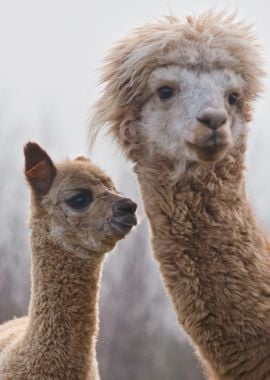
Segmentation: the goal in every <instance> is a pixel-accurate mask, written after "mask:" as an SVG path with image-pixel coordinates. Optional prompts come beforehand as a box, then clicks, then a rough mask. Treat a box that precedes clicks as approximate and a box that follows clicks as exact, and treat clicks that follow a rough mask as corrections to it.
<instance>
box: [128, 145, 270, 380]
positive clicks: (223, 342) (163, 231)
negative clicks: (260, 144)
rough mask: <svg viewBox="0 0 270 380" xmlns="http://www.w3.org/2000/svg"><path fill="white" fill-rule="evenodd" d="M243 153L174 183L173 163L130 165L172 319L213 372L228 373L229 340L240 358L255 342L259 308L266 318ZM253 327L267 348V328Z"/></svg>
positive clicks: (269, 262) (191, 169) (268, 278)
mask: <svg viewBox="0 0 270 380" xmlns="http://www.w3.org/2000/svg"><path fill="white" fill-rule="evenodd" d="M244 152H245V144H243V145H242V146H241V147H238V150H237V152H234V154H231V155H228V156H227V157H225V158H224V159H223V160H222V161H220V162H218V163H216V164H215V165H214V164H213V165H204V166H203V165H201V164H190V165H187V166H186V168H185V171H184V173H183V174H182V175H181V177H180V178H179V179H178V180H175V178H174V176H173V175H172V174H173V170H175V168H174V167H173V164H171V166H170V165H168V164H166V165H165V164H162V161H161V162H159V163H158V165H156V164H153V165H149V166H148V167H147V166H140V165H137V166H136V167H135V171H136V172H137V175H138V180H139V183H140V187H141V192H142V196H143V200H144V205H145V210H146V213H147V216H148V218H149V221H150V224H151V229H152V243H153V248H154V254H155V256H156V258H157V260H158V261H159V264H160V270H161V272H162V275H163V278H164V282H165V285H166V287H167V290H168V292H169V294H170V295H171V297H172V301H173V304H174V307H175V309H176V312H177V316H178V319H179V321H180V322H181V323H182V324H183V326H184V328H185V329H186V331H187V332H188V334H189V335H191V337H192V338H193V341H194V342H195V343H196V344H197V345H198V347H199V349H200V351H201V352H203V353H204V357H206V358H207V361H208V360H209V361H211V362H212V363H213V365H214V367H216V368H218V367H219V368H221V367H222V365H223V364H224V368H225V367H226V366H228V367H226V368H230V360H231V357H230V354H229V352H230V353H231V355H232V353H233V354H235V355H236V354H237V349H238V348H239V345H236V344H235V342H239V341H241V342H242V343H241V345H242V348H241V349H243V351H245V350H247V351H248V350H249V352H248V353H247V354H244V355H246V356H245V359H246V360H247V358H248V356H250V355H251V353H252V352H254V345H255V343H256V344H257V345H258V341H256V340H254V341H252V339H253V338H254V337H252V334H250V331H252V329H253V325H252V324H254V323H257V321H258V315H259V313H260V312H261V310H260V308H259V305H262V304H264V305H265V309H264V312H265V315H264V317H265V318H266V315H267V318H270V303H269V299H268V297H267V294H268V293H267V292H266V290H265V289H270V274H268V272H266V271H265V270H264V269H263V268H269V266H270V258H269V254H268V252H269V248H270V247H269V243H268V242H267V240H266V238H265V235H264V233H263V232H262V230H261V228H260V227H259V226H258V225H257V223H256V219H255V218H254V216H253V213H252V210H251V208H250V206H249V204H248V202H247V199H246V193H245V181H244V174H243V172H244V158H245V157H244ZM155 165H156V166H155ZM264 287H265V289H264ZM243 294H245V296H244V297H245V302H244V304H243V302H242V301H241V297H242V295H243ZM249 321H252V322H249ZM226 326H229V327H228V328H227V327H226ZM256 329H257V331H259V332H258V334H259V335H261V336H265V340H264V343H262V344H267V348H269V347H270V328H268V325H267V324H263V323H261V322H258V326H257V327H256ZM218 341H219V344H218V347H219V350H218V352H216V347H217V346H216V344H217V342H218ZM266 342H267V343H266ZM247 347H249V348H247ZM230 350H231V351H230ZM252 350H253V351H252ZM231 368H232V366H231ZM224 371H226V370H225V369H224ZM228 371H229V369H228ZM221 378H224V379H225V378H226V379H227V377H221ZM229 378H230V379H231V377H228V379H229ZM234 378H236V377H234Z"/></svg>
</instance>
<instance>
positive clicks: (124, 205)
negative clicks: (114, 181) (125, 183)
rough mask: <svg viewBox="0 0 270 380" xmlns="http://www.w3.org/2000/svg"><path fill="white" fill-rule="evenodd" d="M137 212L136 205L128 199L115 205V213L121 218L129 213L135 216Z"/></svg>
mask: <svg viewBox="0 0 270 380" xmlns="http://www.w3.org/2000/svg"><path fill="white" fill-rule="evenodd" d="M136 210H137V205H136V203H134V202H132V201H131V200H130V199H128V198H123V199H121V200H120V201H118V202H116V203H115V204H114V205H113V212H114V214H115V215H117V216H121V215H124V214H127V213H129V214H134V213H135V211H136Z"/></svg>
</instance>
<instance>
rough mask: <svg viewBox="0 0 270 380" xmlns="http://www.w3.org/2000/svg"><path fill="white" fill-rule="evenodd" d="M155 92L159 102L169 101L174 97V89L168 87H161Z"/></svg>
mask: <svg viewBox="0 0 270 380" xmlns="http://www.w3.org/2000/svg"><path fill="white" fill-rule="evenodd" d="M157 92H158V96H159V98H160V99H161V100H167V99H170V98H171V97H172V96H173V95H174V89H173V88H171V87H169V86H162V87H160V88H159V89H158V90H157Z"/></svg>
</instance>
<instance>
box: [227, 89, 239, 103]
mask: <svg viewBox="0 0 270 380" xmlns="http://www.w3.org/2000/svg"><path fill="white" fill-rule="evenodd" d="M238 97H239V95H238V94H237V93H236V92H232V93H231V94H229V95H228V102H229V104H230V105H231V106H232V105H234V104H235V103H236V102H237V99H238Z"/></svg>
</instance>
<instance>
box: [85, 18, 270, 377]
mask: <svg viewBox="0 0 270 380" xmlns="http://www.w3.org/2000/svg"><path fill="white" fill-rule="evenodd" d="M261 66H262V65H261V55H260V48H259V47H258V45H257V42H256V39H255V38H254V36H253V34H252V32H251V31H250V28H249V27H247V26H246V25H245V24H244V23H242V22H238V21H236V20H235V17H234V16H230V15H226V14H225V15H224V14H214V13H212V12H208V13H205V14H203V15H201V16H199V17H187V19H186V20H184V21H180V20H178V19H177V18H174V17H168V18H166V19H165V20H163V21H160V22H156V23H153V24H146V25H145V26H143V27H140V28H137V29H135V30H134V31H133V32H132V33H131V34H129V35H128V36H127V37H126V38H124V39H122V40H121V41H120V42H119V43H118V44H116V46H115V47H114V48H113V49H112V50H111V52H110V53H109V55H108V57H107V62H106V65H105V67H104V75H103V81H104V82H105V88H104V93H103V96H102V97H101V99H100V100H99V102H98V103H97V109H96V114H95V116H94V118H93V122H92V126H93V128H94V134H95V133H96V132H97V131H98V130H99V129H100V128H102V127H103V126H106V125H107V126H108V127H109V128H110V131H111V132H112V133H113V136H114V137H115V139H116V140H117V142H118V143H119V144H120V145H121V147H122V148H123V150H124V152H125V154H126V156H127V157H128V158H129V159H131V160H132V161H133V162H134V163H135V166H134V170H135V172H136V173H137V176H138V180H139V183H140V188H141V192H142V196H143V201H144V205H145V210H146V213H147V216H148V218H149V220H150V224H151V228H152V240H153V248H154V254H155V257H156V259H157V260H158V262H159V264H160V270H161V273H162V275H163V278H164V282H165V285H166V288H167V290H168V292H169V294H170V296H171V298H172V301H173V304H174V307H175V310H176V313H177V316H178V319H179V321H180V323H181V324H182V325H183V326H184V328H185V330H186V332H187V334H188V335H189V336H190V338H191V340H192V342H193V343H194V346H195V347H196V350H197V352H198V354H199V357H200V358H201V360H202V363H203V364H204V366H205V370H206V374H207V375H208V378H209V379H220V380H221V379H222V380H225V379H226V380H240V379H243V380H254V379H258V380H259V379H260V380H263V379H270V246H269V242H268V240H267V238H266V236H265V233H264V231H263V230H262V228H261V227H260V226H259V225H258V223H257V221H256V219H255V217H254V215H253V211H252V209H251V207H250V205H249V202H248V200H247V196H246V190H245V178H244V165H245V163H244V161H245V151H246V137H247V125H246V124H247V122H248V121H249V120H250V116H251V111H252V101H253V100H254V99H255V98H256V97H257V96H258V94H259V93H260V91H261V89H262V85H261V81H262V78H263V74H264V73H263V71H262V68H261Z"/></svg>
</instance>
